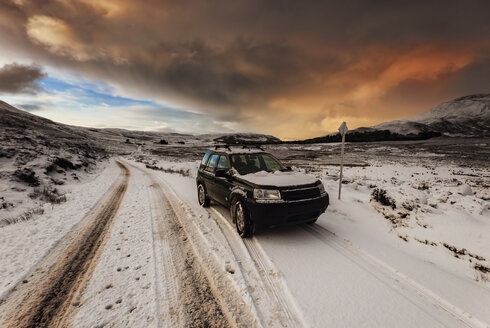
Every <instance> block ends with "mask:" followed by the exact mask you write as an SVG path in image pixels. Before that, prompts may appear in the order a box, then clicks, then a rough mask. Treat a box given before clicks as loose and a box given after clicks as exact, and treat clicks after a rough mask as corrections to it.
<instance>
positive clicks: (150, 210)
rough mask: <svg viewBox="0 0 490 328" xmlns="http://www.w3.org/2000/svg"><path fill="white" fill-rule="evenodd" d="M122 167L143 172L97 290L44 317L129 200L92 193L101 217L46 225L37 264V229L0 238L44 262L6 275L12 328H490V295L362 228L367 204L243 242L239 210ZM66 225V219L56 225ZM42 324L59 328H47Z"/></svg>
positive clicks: (72, 296) (93, 280)
mask: <svg viewBox="0 0 490 328" xmlns="http://www.w3.org/2000/svg"><path fill="white" fill-rule="evenodd" d="M119 160H120V162H121V163H123V165H124V168H127V169H128V170H129V172H130V174H129V175H127V176H128V177H129V178H128V182H127V185H126V186H125V188H127V191H126V193H125V194H124V192H123V193H122V194H123V195H124V197H123V198H122V199H121V200H120V204H119V203H118V204H117V206H116V207H114V209H115V211H117V214H116V212H114V211H112V212H111V211H110V212H111V213H113V217H111V221H109V224H108V225H107V227H109V228H108V229H109V230H108V231H106V232H104V233H102V234H101V236H103V237H102V239H101V241H100V250H99V251H97V250H95V251H94V254H93V255H91V257H90V261H86V263H85V262H84V263H85V264H82V267H83V269H81V270H80V271H81V272H82V273H83V274H82V275H81V276H83V277H85V278H74V279H71V280H77V279H78V280H77V281H78V282H77V283H75V284H68V285H63V286H64V287H63V288H61V290H62V293H61V294H60V293H59V291H58V290H57V291H56V292H54V294H60V295H69V297H68V296H67V297H61V298H60V299H59V300H58V301H56V302H55V303H53V304H49V306H46V307H43V306H42V304H43V303H42V302H39V304H37V305H36V300H39V299H43V297H41V296H42V295H44V294H43V293H44V292H43V291H44V290H48V291H49V290H51V289H50V288H51V287H53V286H55V285H56V284H57V281H63V279H62V277H63V275H57V274H56V272H61V271H59V270H58V271H56V270H54V271H52V270H51V269H50V268H51V266H52V267H56V266H59V265H60V264H62V263H71V262H73V261H71V260H70V258H71V257H70V254H71V255H73V254H77V253H78V252H80V250H82V249H83V248H84V246H83V243H82V242H79V240H78V239H77V238H76V237H77V236H80V235H81V234H80V233H79V231H82V230H83V231H85V230H84V229H81V228H80V227H88V226H90V225H89V224H88V222H91V221H90V219H91V218H94V217H98V216H97V215H95V216H94V214H93V213H94V211H95V212H97V211H98V209H107V208H109V207H108V205H110V204H112V203H113V202H112V201H110V198H111V197H110V194H111V190H115V189H114V188H116V187H113V188H109V191H106V196H105V197H101V198H99V199H98V203H97V204H98V205H97V206H94V207H92V206H93V205H94V204H95V202H96V200H97V198H95V197H93V196H90V195H92V194H94V195H97V192H94V191H93V190H90V191H89V190H87V191H86V194H85V195H84V194H83V193H82V192H81V191H82V190H83V188H81V189H80V192H79V193H78V194H77V195H74V199H73V200H71V201H73V202H80V201H82V200H83V199H85V198H87V197H89V196H90V197H91V198H90V199H92V201H93V203H92V204H91V205H90V206H89V208H90V207H92V210H91V211H88V208H87V210H86V211H87V213H86V214H83V213H82V212H83V210H82V209H81V210H80V211H81V213H78V220H80V222H79V223H77V221H73V222H72V221H68V222H70V223H71V225H70V227H72V228H71V230H64V232H63V233H61V234H60V233H59V230H57V229H53V228H52V227H51V226H50V225H49V224H43V217H42V216H41V217H40V218H39V219H37V220H36V226H37V228H36V231H34V233H33V234H34V238H33V240H37V239H39V238H38V237H36V236H39V235H40V236H44V237H43V238H42V240H46V239H51V240H50V243H46V245H47V246H46V248H43V249H41V250H39V249H38V250H37V251H36V252H33V251H31V250H30V249H29V247H30V248H32V247H33V245H29V243H28V240H29V239H25V240H24V239H22V238H21V237H20V236H21V234H22V232H23V231H25V230H26V229H29V227H30V224H32V223H33V222H29V221H26V222H22V223H19V224H18V225H13V226H9V227H7V229H5V228H3V230H0V235H2V234H4V233H6V232H9V233H11V234H12V233H13V234H14V235H15V234H17V235H18V236H19V241H18V242H16V241H15V240H14V239H10V240H11V243H10V244H9V249H8V250H9V252H12V254H23V253H26V254H29V253H32V254H33V255H32V256H30V257H28V259H29V260H28V261H26V262H25V263H17V264H16V266H11V268H12V269H10V270H9V271H8V274H7V275H5V276H3V275H2V276H1V277H2V284H1V287H3V288H4V289H3V295H2V300H0V312H1V313H2V315H0V326H2V325H5V326H6V325H7V323H9V324H10V325H12V326H13V325H15V324H16V323H19V322H21V321H19V320H24V321H22V322H27V321H25V320H28V323H29V324H33V325H34V326H35V325H36V324H39V325H40V326H56V325H57V324H58V323H59V322H62V323H63V324H67V323H68V324H71V325H73V326H75V327H95V326H104V325H109V326H116V327H184V326H185V327H200V326H204V325H208V326H219V327H223V326H237V327H238V326H239V327H243V326H247V327H306V326H311V327H325V326H336V327H352V326H356V327H379V326H391V327H392V326H396V327H420V326H423V327H489V324H488V322H490V307H489V306H488V304H490V291H489V288H488V286H487V285H484V284H481V283H477V282H475V281H471V280H468V279H466V280H465V279H462V278H461V276H459V275H457V274H453V273H452V272H451V271H446V270H444V268H441V267H440V266H439V265H438V264H437V263H435V262H431V261H428V260H427V257H426V256H420V254H418V253H417V252H419V251H420V248H417V247H411V246H410V245H409V246H407V244H406V243H405V242H404V241H402V240H401V239H400V238H398V237H397V236H396V235H389V234H386V232H385V231H384V230H383V228H382V225H381V224H377V223H376V222H377V221H375V220H374V221H369V220H367V219H366V220H364V221H363V219H365V218H369V217H372V216H374V215H378V213H376V212H375V211H374V210H372V209H371V210H368V208H367V207H365V205H364V204H360V203H355V202H349V201H345V202H333V203H332V204H331V206H330V207H329V210H328V211H327V212H326V213H325V214H324V215H322V216H321V217H320V219H319V220H318V222H317V224H315V225H313V226H306V225H294V226H287V227H279V228H274V229H265V230H263V231H260V232H259V233H258V234H257V235H256V236H255V237H253V238H250V239H245V240H242V239H241V238H240V237H239V236H238V234H237V233H236V232H235V229H234V226H233V224H232V222H231V219H230V216H229V212H228V210H227V209H225V208H223V207H221V206H217V205H212V206H211V207H210V208H207V209H206V208H202V207H200V206H199V205H198V202H197V195H196V190H195V180H194V179H193V178H192V177H189V176H182V175H179V174H172V173H165V172H163V171H155V170H150V169H148V168H146V167H145V166H144V165H142V164H141V163H136V162H134V161H131V160H125V159H119ZM184 168H185V167H184ZM117 171H119V169H118V167H117V166H116V163H115V162H112V163H111V165H109V167H108V168H107V169H106V170H105V171H104V174H105V176H103V175H101V176H100V177H99V178H98V180H100V181H99V182H97V179H96V181H94V182H90V183H88V184H87V188H88V187H92V188H93V187H97V188H99V189H100V190H107V183H108V182H109V181H108V179H107V176H109V177H111V179H114V180H113V181H115V180H116V179H117V174H115V172H117ZM113 181H112V182H113ZM101 182H103V183H101ZM112 182H111V183H112ZM116 185H117V183H116ZM327 186H328V185H327ZM116 189H117V188H116ZM125 190H126V189H125ZM329 192H331V191H330V190H329ZM99 193H100V192H99ZM87 195H88V196H87ZM108 195H109V196H108ZM77 197H78V198H77ZM363 206H364V207H363ZM59 211H60V212H59V213H58V214H59V219H60V220H61V215H62V214H64V213H65V212H64V211H62V210H61V208H60V210H59ZM90 213H92V214H90ZM97 213H98V212H97ZM58 214H57V212H56V209H54V210H53V212H52V213H50V216H49V217H47V218H48V219H49V220H51V217H56V216H57V215H58ZM358 221H362V223H359V222H358ZM48 222H49V221H48ZM382 223H383V222H382ZM79 229H81V230H79ZM29 231H31V230H29ZM87 231H88V230H87ZM31 233H32V232H31ZM68 241H70V242H68ZM76 245H78V246H79V248H77V247H76ZM62 248H63V249H62ZM34 254H36V256H38V260H37V261H36V260H35V256H34ZM1 255H2V257H0V259H3V260H5V263H7V261H8V259H9V257H8V256H6V255H5V254H1ZM47 264H49V265H50V266H48V265H47ZM42 268H47V269H46V270H44V271H45V272H43V271H42V270H41V269H42ZM68 271H70V270H68ZM4 272H5V271H4ZM53 272H54V273H53ZM86 273H88V274H86ZM0 274H2V271H0ZM4 278H6V279H5V284H4V281H3V280H4ZM7 278H8V280H7ZM47 278H49V279H47ZM55 278H57V279H55ZM60 278H61V279H60ZM84 279H86V280H87V281H83V280H84ZM36 282H39V284H38V283H36ZM80 282H82V283H80ZM6 286H7V287H8V288H7V287H6ZM14 286H15V287H14ZM41 286H44V287H43V288H44V289H41V288H40V287H41ZM53 288H54V287H53ZM0 291H1V290H0ZM41 294H42V295H41ZM40 295H41V296H40ZM33 297H34V298H33ZM29 304H32V305H29ZM48 310H49V311H51V312H49V311H48ZM46 311H48V312H46ZM23 313H24V314H26V315H25V316H24V315H21V314H23ZM39 313H41V314H42V315H44V314H46V313H47V317H48V320H45V321H43V322H36V320H37V319H36V318H37V315H38V314H39ZM31 314H32V315H31ZM42 315H41V316H42ZM21 317H22V318H21ZM26 318H27V319H26ZM51 318H56V320H51ZM25 326H29V325H28V324H25ZM31 326H32V325H31Z"/></svg>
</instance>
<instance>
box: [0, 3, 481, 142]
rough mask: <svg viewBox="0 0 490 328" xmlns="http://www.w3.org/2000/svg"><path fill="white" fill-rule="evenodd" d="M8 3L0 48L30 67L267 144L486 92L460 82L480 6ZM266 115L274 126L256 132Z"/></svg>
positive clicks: (476, 38)
mask: <svg viewBox="0 0 490 328" xmlns="http://www.w3.org/2000/svg"><path fill="white" fill-rule="evenodd" d="M16 3H17V4H14V2H2V3H0V41H1V40H7V42H9V44H10V45H11V46H12V47H14V46H17V47H18V48H19V49H21V51H24V52H29V54H30V55H31V56H33V57H35V58H37V59H38V60H39V61H40V62H43V63H46V64H49V65H57V66H58V65H59V66H61V67H67V68H70V69H74V70H77V71H80V72H83V73H84V74H90V75H91V76H92V77H96V78H100V79H104V80H107V81H110V82H112V83H114V84H118V85H120V86H122V87H123V88H124V89H125V90H127V91H130V92H136V93H138V94H143V95H145V96H147V97H149V98H151V99H159V100H167V99H170V100H171V101H172V102H173V103H179V104H182V106H184V107H187V108H198V109H199V110H202V111H205V112H207V113H208V114H210V115H212V116H213V117H215V118H218V119H220V120H227V121H232V120H238V121H240V122H243V123H246V124H249V126H255V127H258V129H259V130H262V131H264V132H269V133H282V132H280V131H282V130H284V131H286V130H288V131H291V127H293V126H295V124H300V123H301V125H300V126H299V127H298V129H301V130H303V131H306V132H304V133H305V134H306V133H309V134H310V135H314V134H318V133H320V131H322V129H323V130H324V129H327V128H328V129H329V128H330V126H329V125H328V124H324V123H322V124H320V123H319V122H320V121H322V115H324V116H323V118H327V116H328V117H332V118H333V117H335V119H340V118H341V117H342V116H344V117H356V118H362V119H363V120H361V121H359V124H361V122H365V123H362V124H370V123H375V122H374V121H375V120H381V119H390V118H399V117H400V116H401V115H404V114H403V111H406V110H407V108H408V107H410V106H411V107H410V108H411V111H413V112H415V111H421V110H424V109H427V107H425V108H423V107H424V106H428V105H429V104H430V105H432V104H433V101H434V98H433V97H429V96H427V93H429V92H430V90H427V89H426V88H424V87H418V86H419V85H420V86H427V87H430V88H434V89H433V90H436V86H438V90H437V92H435V91H434V92H435V93H434V94H438V95H440V96H441V101H442V100H447V99H442V98H444V97H449V96H453V95H454V96H455V97H457V96H459V95H460V94H459V93H463V92H464V93H468V92H472V90H473V89H475V91H476V89H478V91H481V89H483V88H485V87H486V86H488V81H489V80H490V77H489V75H485V74H479V75H478V76H479V77H478V79H477V80H476V81H473V82H472V81H471V76H472V74H478V69H477V68H475V67H480V66H481V65H483V66H481V67H483V69H485V64H478V62H481V61H482V60H483V59H481V58H479V55H478V54H480V53H485V52H488V51H489V49H490V40H489V39H488V35H490V24H488V21H489V20H490V17H489V12H490V2H488V1H481V0H480V1H479V0H477V1H445V2H441V1H436V0H429V1H406V2H398V1H388V0H384V1H364V0H362V1H361V0H355V1H320V0H318V1H293V0H290V1H273V0H266V1H259V0H241V1H232V2H230V1H225V0H214V1H198V0H185V1H181V0H180V1H165V2H162V1H156V0H148V1H144V2H138V1H132V0H105V1H96V0H73V1H68V0H43V1H34V0H30V1H29V0H25V1H16ZM1 34H3V35H1ZM8 35H14V36H15V38H13V37H10V38H9V36H8ZM478 65H480V66H478ZM487 67H488V66H487ZM449 80H450V82H449ZM441 86H447V88H448V89H447V90H442V91H441V90H439V89H440V88H441ZM405 91H408V92H409V93H410V97H405V98H404V96H403V94H404V92H405ZM417 95H420V96H421V97H420V98H424V99H431V101H429V100H427V102H421V101H413V100H411V99H418V98H417ZM384 100H386V102H385V103H384V102H383V101H384ZM394 104H398V105H399V106H393V105H394ZM421 107H422V108H421ZM397 108H403V110H402V109H400V110H397ZM277 113H281V115H282V117H283V118H285V117H287V118H288V120H286V121H285V120H278V121H280V122H281V124H280V126H278V127H277V129H276V130H272V131H271V130H269V131H266V130H264V129H266V128H269V123H268V122H270V119H269V118H268V117H267V116H273V115H276V114H277ZM325 115H326V116H325ZM390 115H391V116H390ZM295 119H296V120H295ZM297 120H299V121H300V122H299V123H298V122H297ZM288 122H290V123H288ZM335 124H336V123H335ZM278 131H279V132H278ZM308 131H309V132H308Z"/></svg>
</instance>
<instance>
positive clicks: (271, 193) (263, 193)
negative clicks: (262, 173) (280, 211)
mask: <svg viewBox="0 0 490 328" xmlns="http://www.w3.org/2000/svg"><path fill="white" fill-rule="evenodd" d="M254 198H255V199H281V193H280V192H279V190H275V189H254Z"/></svg>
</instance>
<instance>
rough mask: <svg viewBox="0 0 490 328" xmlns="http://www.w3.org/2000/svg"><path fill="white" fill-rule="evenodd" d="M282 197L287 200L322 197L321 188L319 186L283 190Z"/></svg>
mask: <svg viewBox="0 0 490 328" xmlns="http://www.w3.org/2000/svg"><path fill="white" fill-rule="evenodd" d="M281 195H282V199H284V200H286V201H293V200H304V199H311V198H317V197H320V189H318V187H317V186H314V187H308V188H297V189H288V190H281Z"/></svg>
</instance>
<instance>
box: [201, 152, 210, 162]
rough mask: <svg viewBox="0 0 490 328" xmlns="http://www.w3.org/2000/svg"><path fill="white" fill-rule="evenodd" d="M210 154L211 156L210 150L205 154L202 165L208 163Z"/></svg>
mask: <svg viewBox="0 0 490 328" xmlns="http://www.w3.org/2000/svg"><path fill="white" fill-rule="evenodd" d="M209 156H211V151H208V152H207V153H206V154H205V155H204V157H203V158H202V161H201V166H203V165H206V163H207V162H208V159H209Z"/></svg>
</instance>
